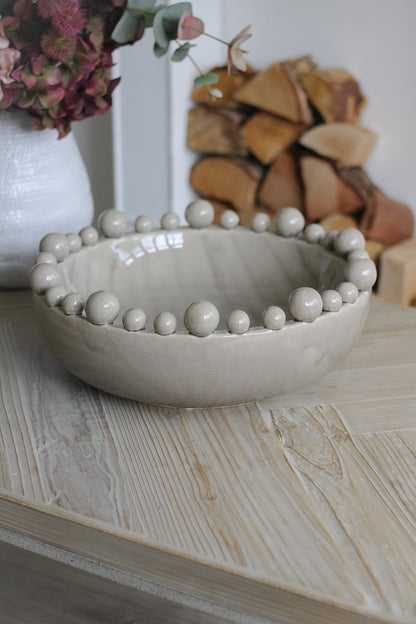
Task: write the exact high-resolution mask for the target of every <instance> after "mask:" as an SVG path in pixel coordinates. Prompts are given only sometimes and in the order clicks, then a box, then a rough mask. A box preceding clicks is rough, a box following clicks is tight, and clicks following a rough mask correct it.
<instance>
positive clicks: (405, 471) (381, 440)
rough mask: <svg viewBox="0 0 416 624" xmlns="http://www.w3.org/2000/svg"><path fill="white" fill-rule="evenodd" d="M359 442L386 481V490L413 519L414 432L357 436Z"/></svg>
mask: <svg viewBox="0 0 416 624" xmlns="http://www.w3.org/2000/svg"><path fill="white" fill-rule="evenodd" d="M360 440H361V442H362V444H363V445H364V446H365V447H366V449H367V450H368V452H369V454H370V455H371V457H372V458H373V460H374V462H375V463H376V464H377V465H378V466H379V467H380V469H381V470H382V471H383V473H384V475H385V479H388V480H389V487H390V488H391V490H392V491H394V492H395V495H396V496H397V497H398V498H399V499H400V501H401V504H402V505H403V506H404V507H405V508H406V509H407V510H408V512H409V514H411V515H412V518H413V519H415V518H416V492H415V483H416V429H407V430H402V431H386V432H379V433H370V434H367V435H361V436H360Z"/></svg>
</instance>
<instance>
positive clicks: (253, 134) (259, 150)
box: [242, 111, 307, 165]
mask: <svg viewBox="0 0 416 624" xmlns="http://www.w3.org/2000/svg"><path fill="white" fill-rule="evenodd" d="M306 128H307V126H305V124H295V123H293V122H291V121H287V120H286V119H281V118H280V117H276V115H271V114H270V113H265V112H263V111H262V112H260V113H256V114H255V115H253V116H252V117H250V119H249V120H248V121H247V122H246V123H245V124H244V126H243V128H242V135H243V138H244V139H245V142H246V143H247V145H248V147H249V148H250V150H251V151H252V152H253V154H254V155H255V156H256V157H257V158H258V159H259V160H260V161H261V162H262V163H264V164H265V165H268V164H270V163H271V162H272V161H273V160H275V158H276V157H277V156H278V155H279V154H280V153H281V152H283V151H284V150H285V149H286V148H287V147H289V146H290V145H292V143H294V142H295V141H296V140H297V139H298V138H299V137H300V135H301V134H302V133H303V132H304V131H305V130H306Z"/></svg>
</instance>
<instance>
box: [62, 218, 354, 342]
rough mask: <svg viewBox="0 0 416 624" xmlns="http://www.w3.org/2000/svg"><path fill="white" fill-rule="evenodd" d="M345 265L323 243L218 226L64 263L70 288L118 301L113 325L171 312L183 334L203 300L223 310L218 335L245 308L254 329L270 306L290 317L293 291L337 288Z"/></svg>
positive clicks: (96, 250)
mask: <svg viewBox="0 0 416 624" xmlns="http://www.w3.org/2000/svg"><path fill="white" fill-rule="evenodd" d="M344 266H345V262H344V261H343V260H341V259H340V258H337V257H336V256H335V255H334V254H331V253H329V252H327V251H326V250H325V249H323V248H322V247H320V246H319V245H310V244H308V243H305V242H304V241H301V240H297V239H283V238H281V237H279V236H276V235H275V234H273V233H269V232H268V233H263V234H260V235H259V234H255V233H254V232H252V231H250V230H247V229H245V228H237V229H236V230H233V231H226V230H223V229H221V228H216V227H213V228H209V229H206V230H193V229H190V228H183V229H180V230H176V231H174V232H166V231H157V232H152V233H150V234H130V235H128V236H125V237H123V238H121V239H106V240H103V241H101V242H100V243H99V244H98V245H96V246H94V247H84V248H83V249H82V250H81V251H80V252H79V253H76V254H73V255H71V256H69V257H68V258H67V259H66V260H65V261H64V262H63V263H62V264H61V267H62V271H63V278H64V285H65V286H66V288H68V289H70V290H73V291H76V292H78V293H79V294H80V295H82V296H83V297H84V298H87V297H88V296H89V295H90V294H91V293H92V292H94V291H96V290H109V291H111V292H113V293H114V294H116V295H117V296H118V298H119V299H120V303H121V310H120V315H119V317H118V319H116V322H115V323H116V324H118V323H120V322H121V321H120V319H121V316H122V314H123V313H124V312H125V311H126V310H127V309H128V308H130V307H133V306H139V307H141V308H143V310H144V311H145V313H146V315H147V318H148V319H149V321H150V319H153V318H154V316H156V314H158V313H159V312H163V311H169V312H172V313H173V314H175V316H176V318H177V323H178V330H179V331H180V330H184V325H183V314H184V311H185V309H186V308H187V307H188V305H189V304H191V303H192V302H193V301H198V300H201V299H206V300H208V301H211V302H212V303H214V304H215V305H216V306H217V308H218V309H219V312H220V318H221V321H220V326H219V329H225V328H226V326H225V321H226V318H227V316H228V314H229V313H230V312H231V311H232V310H235V309H243V310H245V311H246V312H247V313H248V314H249V316H250V319H251V324H252V326H261V325H262V318H261V316H262V311H263V309H264V308H265V307H267V306H269V305H278V306H280V307H282V308H283V309H284V310H285V312H286V314H287V317H288V318H289V319H290V318H291V317H290V314H289V311H288V308H287V301H288V297H289V294H290V293H291V292H292V291H293V290H294V289H295V288H298V287H300V286H311V287H312V288H316V289H317V290H319V291H322V290H324V289H327V288H334V287H335V286H336V284H337V283H338V282H340V281H342V279H343V270H344Z"/></svg>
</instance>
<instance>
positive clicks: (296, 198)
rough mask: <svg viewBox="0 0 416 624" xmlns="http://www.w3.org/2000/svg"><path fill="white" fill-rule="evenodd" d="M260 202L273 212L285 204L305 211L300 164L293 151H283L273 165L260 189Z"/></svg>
mask: <svg viewBox="0 0 416 624" xmlns="http://www.w3.org/2000/svg"><path fill="white" fill-rule="evenodd" d="M258 197H259V203H260V204H261V206H264V207H265V208H266V209H267V210H269V211H270V212H271V213H272V214H276V212H278V211H279V210H280V209H281V208H284V207H285V206H293V207H294V208H298V209H299V210H301V211H302V212H303V190H302V183H301V180H300V176H299V170H298V164H297V160H296V158H295V156H294V155H293V154H292V153H291V152H283V154H280V156H278V157H277V158H276V160H275V161H274V163H273V164H272V165H271V167H270V169H269V170H268V172H267V175H266V177H265V179H264V182H263V184H262V186H261V188H260V191H259V196H258Z"/></svg>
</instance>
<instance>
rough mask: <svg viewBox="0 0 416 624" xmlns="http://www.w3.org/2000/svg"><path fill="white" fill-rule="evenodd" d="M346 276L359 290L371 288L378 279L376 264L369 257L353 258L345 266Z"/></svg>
mask: <svg viewBox="0 0 416 624" xmlns="http://www.w3.org/2000/svg"><path fill="white" fill-rule="evenodd" d="M344 277H345V279H346V280H347V281H348V282H352V283H353V284H355V285H356V286H357V288H358V290H371V288H372V287H373V286H374V284H375V282H376V279H377V269H376V265H375V264H374V262H373V261H372V260H369V259H368V258H362V259H359V260H352V261H351V262H348V264H347V266H346V267H345V272H344Z"/></svg>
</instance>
